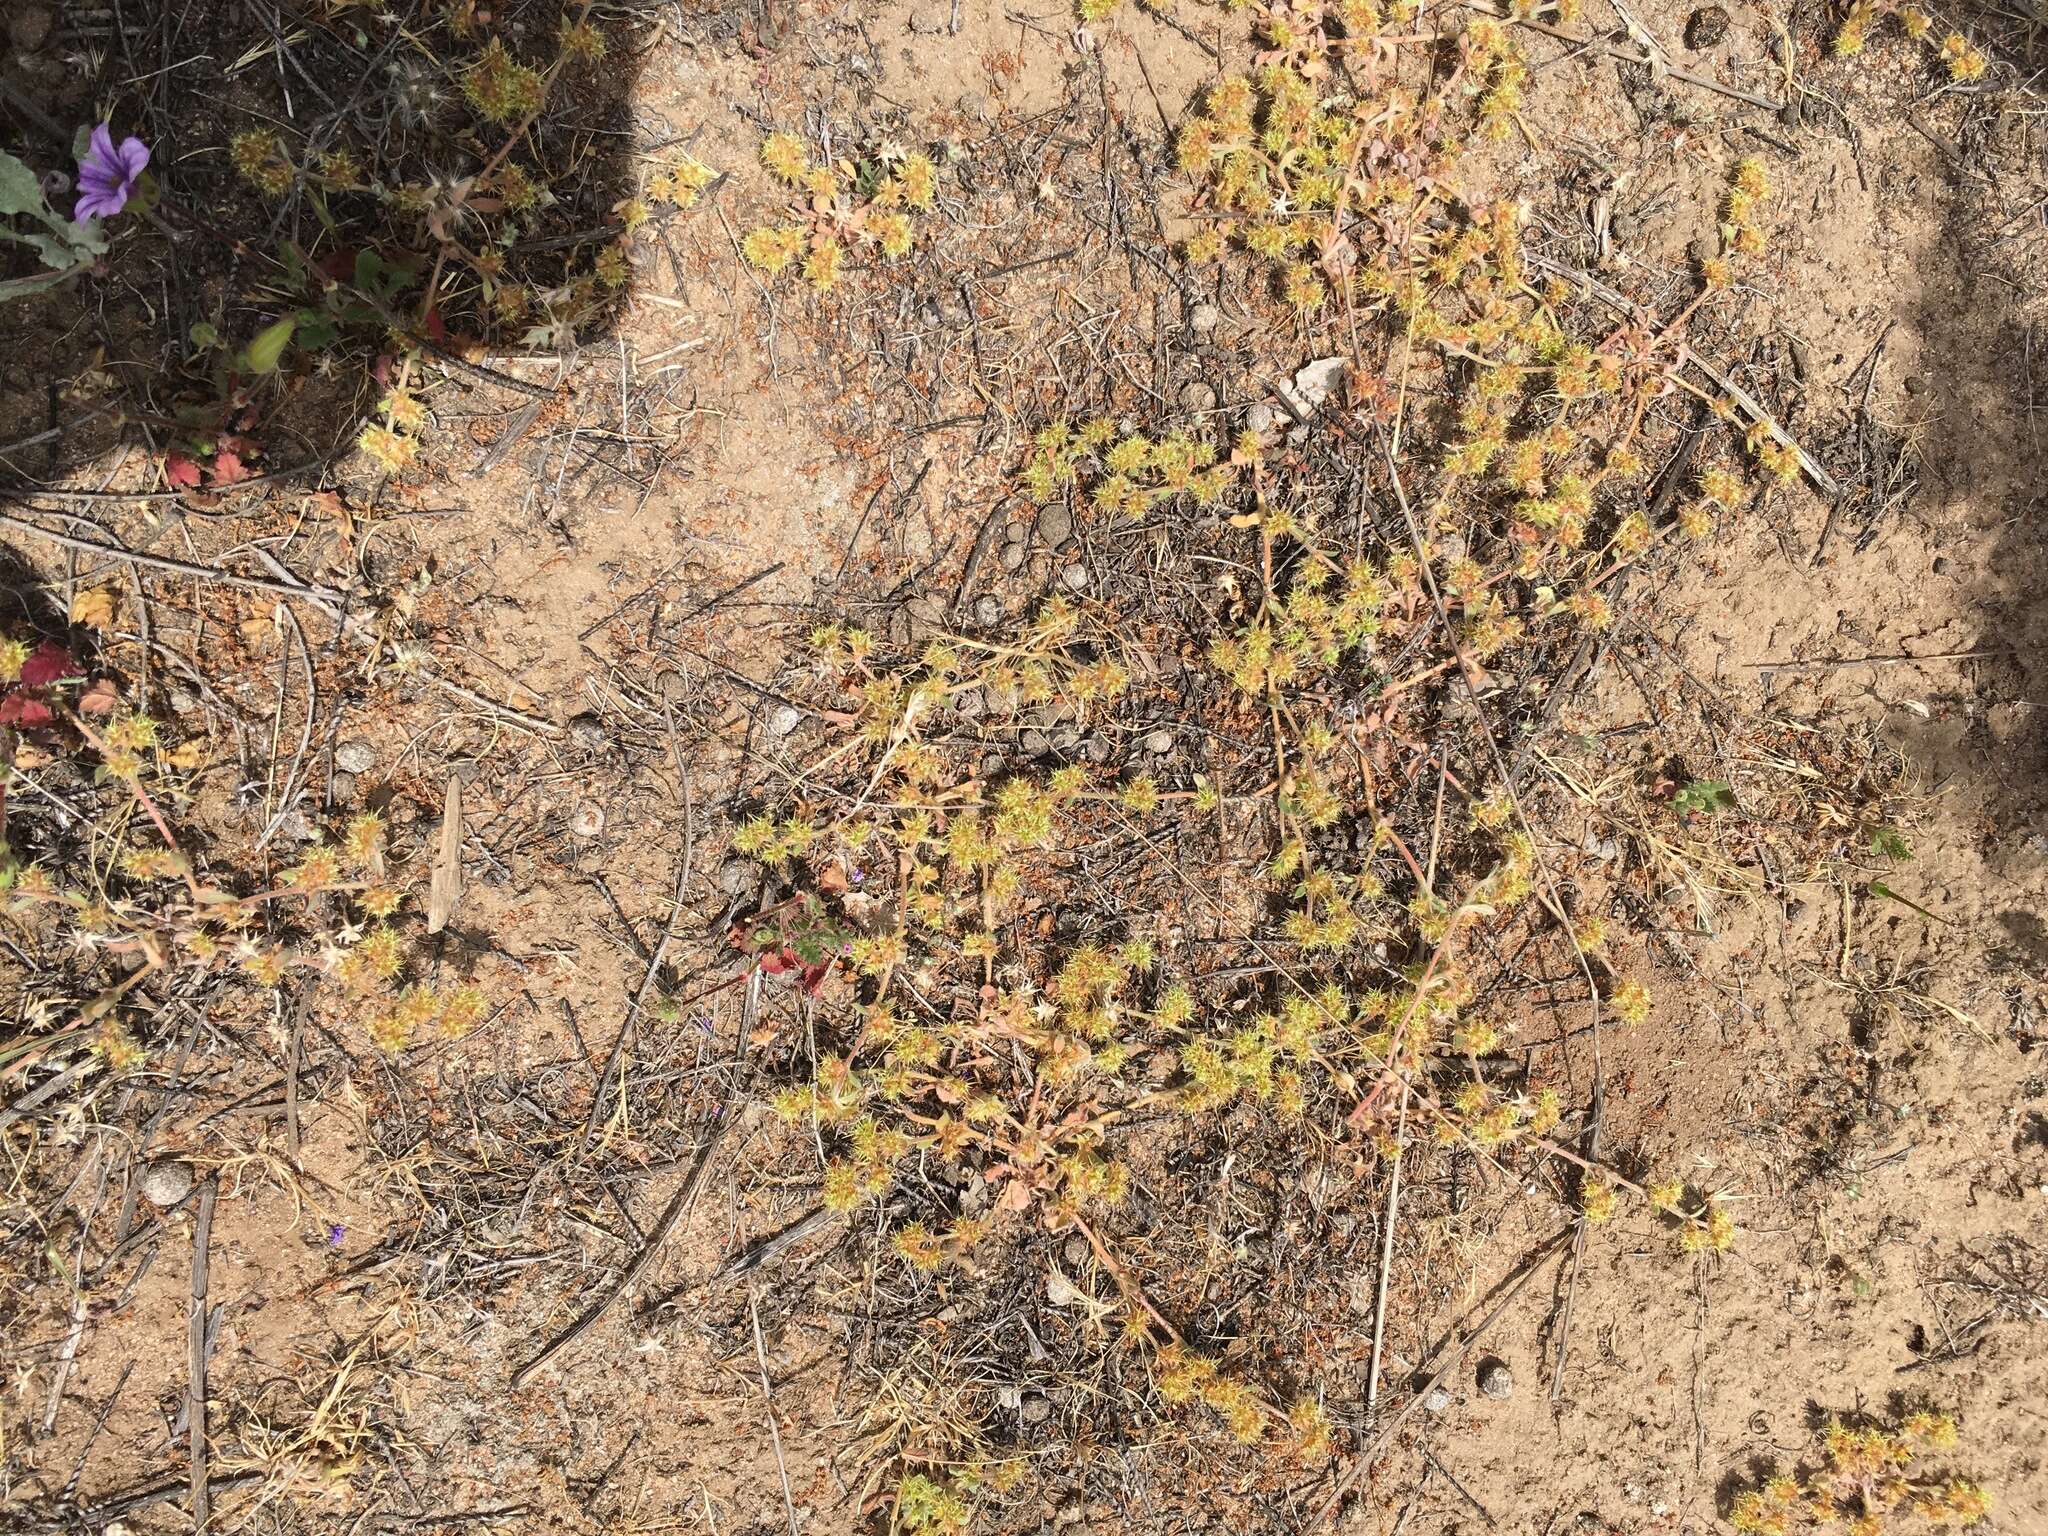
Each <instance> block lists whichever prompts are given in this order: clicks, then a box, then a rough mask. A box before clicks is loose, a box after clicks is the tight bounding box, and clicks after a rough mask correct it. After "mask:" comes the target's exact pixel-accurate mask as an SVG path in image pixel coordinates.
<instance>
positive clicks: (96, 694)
mask: <svg viewBox="0 0 2048 1536" xmlns="http://www.w3.org/2000/svg"><path fill="white" fill-rule="evenodd" d="M120 702H121V695H120V694H118V693H116V692H115V691H114V685H113V684H112V683H110V682H108V681H107V680H106V679H105V678H104V677H103V678H101V679H100V680H99V681H98V682H96V683H94V684H93V685H92V686H91V687H90V688H88V689H86V690H85V692H84V693H81V694H80V695H79V696H78V712H79V713H80V714H82V715H111V714H112V713H113V712H114V706H115V705H117V704H119V703H120Z"/></svg>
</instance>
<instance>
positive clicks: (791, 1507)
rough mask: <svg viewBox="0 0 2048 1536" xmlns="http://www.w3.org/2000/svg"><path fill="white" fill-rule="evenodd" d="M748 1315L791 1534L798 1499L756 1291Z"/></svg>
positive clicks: (791, 1535)
mask: <svg viewBox="0 0 2048 1536" xmlns="http://www.w3.org/2000/svg"><path fill="white" fill-rule="evenodd" d="M747 1315H748V1316H749V1317H750V1318H752V1319H753V1323H754V1363H755V1364H756V1365H758V1366H760V1368H761V1400H762V1402H763V1403H764V1404H765V1405H766V1407H767V1409H768V1439H769V1442H770V1443H771V1444H772V1445H773V1446H774V1447H775V1470H776V1471H777V1472H778V1473H780V1474H781V1475H782V1508H783V1511H784V1512H785V1513H786V1514H788V1516H789V1536H799V1533H798V1531H797V1528H796V1500H795V1499H794V1498H792V1497H790V1492H789V1467H788V1465H787V1464H786V1463H785V1462H784V1461H783V1459H782V1431H781V1430H780V1429H778V1428H776V1425H775V1389H774V1388H773V1387H772V1386H770V1385H769V1383H768V1346H767V1345H765V1344H763V1343H762V1342H761V1306H760V1299H759V1298H758V1297H757V1296H756V1295H755V1293H754V1292H752V1291H749V1292H747Z"/></svg>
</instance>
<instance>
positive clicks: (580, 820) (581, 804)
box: [569, 800, 604, 842]
mask: <svg viewBox="0 0 2048 1536" xmlns="http://www.w3.org/2000/svg"><path fill="white" fill-rule="evenodd" d="M603 830H604V807H603V806H602V805H600V804H598V803H597V802H596V801H595V800H579V801H577V802H576V809H575V810H573V811H571V812H570V813H569V835H570V836H571V837H574V838H579V839H581V840H583V841H585V842H588V841H589V840H590V839H591V838H593V837H595V836H597V834H598V833H600V832H602V831H603Z"/></svg>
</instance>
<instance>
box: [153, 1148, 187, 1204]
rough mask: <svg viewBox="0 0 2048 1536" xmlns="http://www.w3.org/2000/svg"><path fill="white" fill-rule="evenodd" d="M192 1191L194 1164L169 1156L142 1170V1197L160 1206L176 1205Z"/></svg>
mask: <svg viewBox="0 0 2048 1536" xmlns="http://www.w3.org/2000/svg"><path fill="white" fill-rule="evenodd" d="M191 1193H192V1165H191V1164H190V1163H186V1162H180V1161H179V1160H178V1159H177V1158H175V1157H167V1158H165V1159H164V1160H163V1161H161V1162H156V1163H151V1164H150V1165H149V1166H148V1167H147V1168H145V1169H143V1170H142V1197H143V1199H145V1200H147V1201H148V1202H149V1203H150V1204H151V1205H154V1206H157V1207H159V1208H161V1207H165V1206H172V1205H176V1204H177V1203H178V1202H179V1201H180V1200H182V1199H184V1198H185V1197H186V1196H187V1195H189V1194H191Z"/></svg>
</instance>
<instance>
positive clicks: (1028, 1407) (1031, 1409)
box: [1018, 1392, 1052, 1424]
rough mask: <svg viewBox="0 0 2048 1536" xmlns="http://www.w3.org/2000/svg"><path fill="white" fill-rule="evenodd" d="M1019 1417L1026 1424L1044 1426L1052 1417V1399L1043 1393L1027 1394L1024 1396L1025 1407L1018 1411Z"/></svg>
mask: <svg viewBox="0 0 2048 1536" xmlns="http://www.w3.org/2000/svg"><path fill="white" fill-rule="evenodd" d="M1018 1416H1019V1417H1020V1418H1022V1419H1023V1420H1024V1422H1025V1423H1026V1424H1043V1423H1044V1422H1045V1421H1046V1420H1047V1419H1049V1418H1051V1417H1052V1399H1051V1398H1049V1397H1047V1396H1046V1395H1045V1394H1044V1393H1043V1392H1027V1393H1025V1394H1024V1402H1023V1405H1022V1406H1021V1407H1020V1408H1019V1409H1018Z"/></svg>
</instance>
